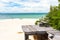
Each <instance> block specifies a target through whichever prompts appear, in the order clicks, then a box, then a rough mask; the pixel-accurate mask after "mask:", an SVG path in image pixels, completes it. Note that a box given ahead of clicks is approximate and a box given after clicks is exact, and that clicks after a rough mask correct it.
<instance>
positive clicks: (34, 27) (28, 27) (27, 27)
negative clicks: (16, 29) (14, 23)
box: [22, 25, 60, 35]
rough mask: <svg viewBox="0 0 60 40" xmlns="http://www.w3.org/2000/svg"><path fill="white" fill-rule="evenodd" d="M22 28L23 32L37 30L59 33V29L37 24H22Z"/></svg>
mask: <svg viewBox="0 0 60 40" xmlns="http://www.w3.org/2000/svg"><path fill="white" fill-rule="evenodd" d="M22 29H23V31H24V32H37V31H40V32H41V33H42V32H43V31H46V32H47V33H53V34H55V35H60V31H58V30H55V29H53V28H52V27H39V26H37V25H23V26H22Z"/></svg>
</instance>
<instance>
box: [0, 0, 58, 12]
mask: <svg viewBox="0 0 60 40" xmlns="http://www.w3.org/2000/svg"><path fill="white" fill-rule="evenodd" d="M50 5H52V6H56V5H58V0H0V13H47V12H49V9H50Z"/></svg>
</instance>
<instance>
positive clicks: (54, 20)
mask: <svg viewBox="0 0 60 40" xmlns="http://www.w3.org/2000/svg"><path fill="white" fill-rule="evenodd" d="M58 1H59V4H58V6H50V12H49V13H48V14H47V16H46V17H47V19H48V23H49V24H50V25H51V26H52V27H53V28H55V29H57V30H60V0H58Z"/></svg>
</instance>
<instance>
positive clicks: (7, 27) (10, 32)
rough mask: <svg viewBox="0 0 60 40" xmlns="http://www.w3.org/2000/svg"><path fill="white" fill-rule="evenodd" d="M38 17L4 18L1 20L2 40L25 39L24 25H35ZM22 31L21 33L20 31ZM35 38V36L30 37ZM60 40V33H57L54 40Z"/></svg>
mask: <svg viewBox="0 0 60 40" xmlns="http://www.w3.org/2000/svg"><path fill="white" fill-rule="evenodd" d="M36 20H38V19H4V20H0V40H24V33H23V30H22V28H21V27H22V25H35V24H34V23H35V21H36ZM19 32H21V33H19ZM30 38H32V40H33V36H32V37H30ZM56 39H58V40H60V36H59V35H55V37H54V39H53V40H56Z"/></svg>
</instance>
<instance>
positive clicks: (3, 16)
mask: <svg viewBox="0 0 60 40" xmlns="http://www.w3.org/2000/svg"><path fill="white" fill-rule="evenodd" d="M46 15H47V13H0V19H14V18H20V19H23V18H33V19H36V18H42V17H45V16H46Z"/></svg>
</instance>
